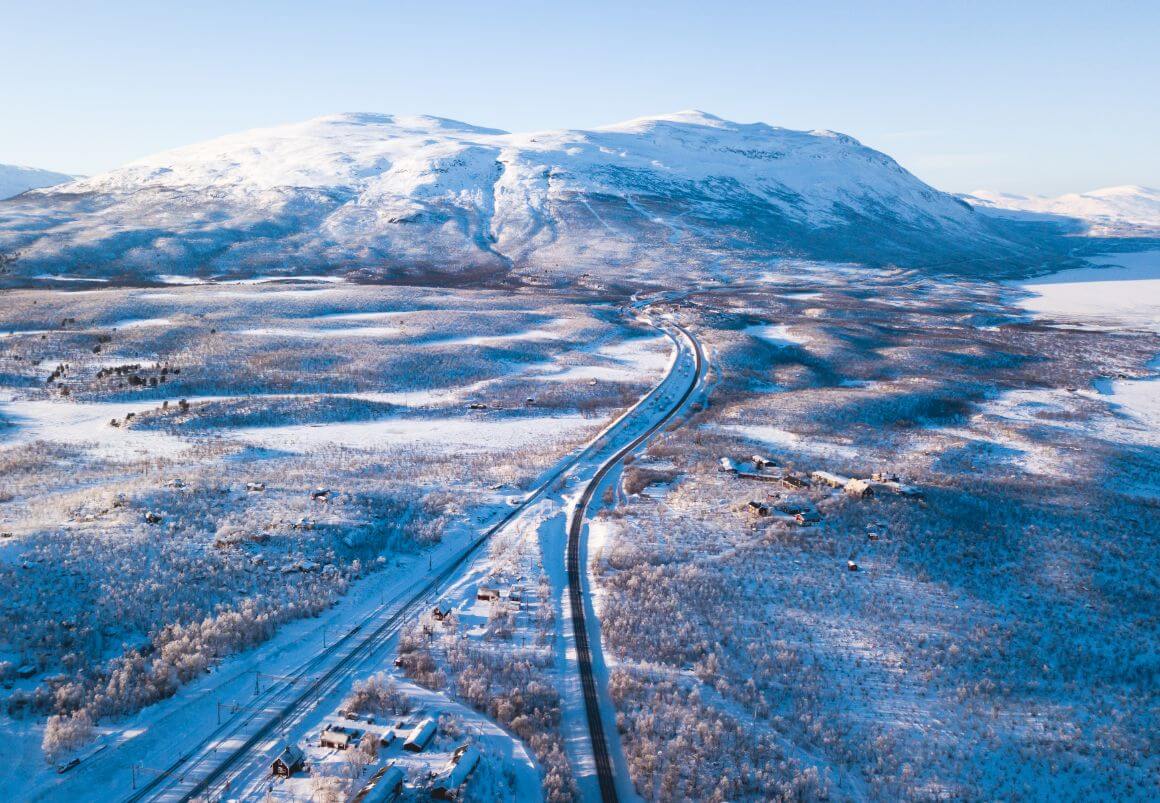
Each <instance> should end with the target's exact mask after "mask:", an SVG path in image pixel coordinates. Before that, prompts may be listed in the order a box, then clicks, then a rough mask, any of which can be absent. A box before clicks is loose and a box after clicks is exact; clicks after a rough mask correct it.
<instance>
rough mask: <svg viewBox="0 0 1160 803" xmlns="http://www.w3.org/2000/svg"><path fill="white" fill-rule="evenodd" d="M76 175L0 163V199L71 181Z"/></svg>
mask: <svg viewBox="0 0 1160 803" xmlns="http://www.w3.org/2000/svg"><path fill="white" fill-rule="evenodd" d="M74 178H76V176H68V175H65V174H64V173H54V172H52V171H51V170H40V169H39V168H36V167H21V166H19V165H5V164H0V199H4V198H11V197H12V196H13V195H19V194H20V193H22V192H24V191H26V190H34V189H39V188H41V187H51V186H53V185H54V184H63V183H65V182H66V181H72V180H73V179H74Z"/></svg>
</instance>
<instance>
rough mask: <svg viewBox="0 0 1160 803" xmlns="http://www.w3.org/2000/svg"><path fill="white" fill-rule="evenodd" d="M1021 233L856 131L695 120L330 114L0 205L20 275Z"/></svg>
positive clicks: (706, 257)
mask: <svg viewBox="0 0 1160 803" xmlns="http://www.w3.org/2000/svg"><path fill="white" fill-rule="evenodd" d="M1012 237H1013V235H1012V233H1011V232H1010V231H1008V230H1007V228H1005V223H1004V221H996V220H994V219H990V218H988V217H986V216H984V215H980V214H977V213H975V211H974V210H973V209H972V208H971V207H970V206H969V205H968V204H966V203H964V202H962V201H961V200H959V199H957V198H954V197H952V196H950V195H947V194H945V193H942V192H939V191H937V190H934V189H932V188H931V187H929V186H927V185H926V184H924V183H923V182H921V181H919V180H918V179H917V178H915V177H914V176H913V175H911V174H910V173H908V172H907V171H906V170H904V169H903V168H902V167H900V166H899V165H898V164H897V163H896V162H895V161H894V160H893V159H891V158H890V157H888V156H886V155H884V154H882V153H879V152H878V151H875V150H873V149H871V148H867V147H865V146H864V145H862V144H860V143H859V142H857V141H856V140H854V139H852V138H851V137H848V136H845V135H843V134H837V133H833V132H830V131H793V130H789V129H785V128H776V127H772V126H769V125H765V124H762V123H756V124H738V123H732V122H728V121H725V120H722V119H720V118H717V117H714V116H712V115H709V114H705V113H702V112H695V111H689V112H681V113H678V114H672V115H664V116H658V117H644V118H640V119H637V120H631V121H629V122H625V123H620V124H618V125H612V126H607V127H604V128H599V129H595V130H591V131H579V130H564V131H549V132H541V133H532V134H510V133H506V132H503V131H497V130H494V129H487V128H479V127H476V126H471V125H467V124H464V123H459V122H454V121H451V120H444V119H438V118H433V117H400V116H392V115H385V114H340V115H335V116H328V117H321V118H318V119H314V120H309V121H306V122H302V123H297V124H292V125H285V126H280V127H276V128H266V129H259V130H255V131H249V132H245V133H240V134H235V135H231V136H226V137H222V138H220V139H215V140H211V141H209V142H205V143H201V144H198V145H192V146H189V147H184V148H179V149H177V150H173V151H168V152H165V153H161V154H157V155H155V156H150V157H147V158H145V159H142V160H140V161H137V162H133V163H131V164H128V165H126V166H124V167H122V168H119V169H117V170H113V171H111V172H109V173H105V174H103V175H98V176H94V177H91V178H86V179H83V180H79V181H74V182H71V183H69V184H65V185H63V186H59V187H53V188H50V189H45V190H39V191H34V192H31V193H26V194H25V195H22V196H20V197H19V198H17V199H13V200H10V201H7V202H4V203H0V256H2V255H7V256H6V257H4V261H7V262H8V263H9V264H8V266H7V270H8V271H9V272H10V273H13V274H15V275H17V276H20V275H25V276H27V275H35V274H37V273H40V272H43V271H45V270H50V271H67V272H69V273H70V274H73V275H92V276H97V275H100V276H124V277H132V278H142V277H150V276H154V275H157V274H161V273H165V274H186V275H199V276H212V275H221V274H239V273H249V272H254V271H259V270H260V271H264V272H271V271H273V272H286V273H296V272H299V271H303V272H305V271H309V272H315V273H316V272H319V271H328V272H333V273H351V272H355V273H358V274H360V275H366V276H376V277H381V276H391V275H399V274H403V273H407V272H416V271H438V272H446V273H449V274H464V273H468V274H469V275H474V274H475V273H476V272H479V271H511V270H515V271H517V272H521V273H524V274H537V275H540V276H543V275H544V274H545V273H547V274H549V275H550V276H558V275H561V274H576V273H581V272H584V271H592V272H599V271H610V269H611V270H612V271H614V272H615V273H614V275H616V276H617V277H623V276H625V275H626V272H627V271H629V270H631V271H634V272H636V273H637V274H639V275H642V276H650V277H660V276H665V277H673V276H674V275H679V274H694V273H695V274H702V275H703V274H705V273H713V274H714V275H717V274H721V273H730V272H732V273H739V272H742V271H743V270H744V269H745V266H748V265H752V264H753V262H754V260H755V259H756V260H761V259H768V258H775V257H806V258H816V259H833V260H853V261H859V262H864V263H870V264H886V263H893V264H902V265H910V266H919V265H959V264H965V265H974V266H976V267H978V266H979V265H984V264H986V263H988V262H991V263H993V262H995V261H996V260H998V259H1007V258H1009V257H1011V255H1012V254H1014V253H1017V252H1018V251H1019V249H1020V248H1022V246H1020V245H1017V244H1016V241H1015V240H1013V239H1012ZM988 269H989V268H988Z"/></svg>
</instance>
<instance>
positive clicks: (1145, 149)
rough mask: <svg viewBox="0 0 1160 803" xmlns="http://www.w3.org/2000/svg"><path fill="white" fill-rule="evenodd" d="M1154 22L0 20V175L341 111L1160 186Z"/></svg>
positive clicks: (633, 16) (833, 5) (994, 11)
mask: <svg viewBox="0 0 1160 803" xmlns="http://www.w3.org/2000/svg"><path fill="white" fill-rule="evenodd" d="M1158 42H1160V2H1157V0H1146V1H1143V2H1106V1H1105V2H1100V3H1094V2H1074V1H1073V0H1055V1H1054V2H1040V1H1039V0H1009V1H1008V2H991V0H981V1H980V2H941V1H940V0H934V2H902V1H895V2H892V1H891V0H880V2H863V3H853V2H827V0H798V1H797V2H793V3H780V2H774V1H773V0H767V2H757V1H755V2H717V3H713V2H704V1H703V0H702V2H684V1H683V0H670V1H669V2H651V1H649V2H644V1H640V2H632V0H628V1H627V2H605V1H604V0H586V1H585V2H569V3H553V2H550V0H548V1H546V2H544V1H541V2H504V1H503V0H488V1H485V0H479V1H478V2H459V1H458V0H443V1H442V2H422V0H410V2H401V3H395V2H386V1H385V0H384V1H381V2H369V1H368V0H364V1H362V2H358V1H355V0H349V1H344V0H330V2H323V1H322V0H318V1H317V2H297V1H296V0H280V2H258V1H257V0H231V1H230V2H219V0H198V2H193V3H180V4H179V3H170V2H161V1H159V0H150V1H149V2H128V1H120V0H107V1H106V2H99V3H98V2H54V0H36V2H31V1H30V0H0V162H4V163H16V164H27V165H33V166H37V167H45V168H50V169H56V170H63V171H66V172H78V173H95V172H99V171H101V170H105V169H108V168H111V167H115V166H116V165H118V164H121V163H123V162H125V161H128V160H130V159H133V158H136V157H138V156H143V155H145V154H148V153H152V152H155V151H158V150H163V149H165V148H169V147H174V146H177V145H183V144H187V143H191V142H196V141H199V140H203V139H206V138H209V137H213V136H217V135H220V134H225V133H230V132H232V131H237V130H242V129H246V128H254V127H258V126H265V125H273V124H277V123H284V122H292V121H296V120H301V119H305V118H309V117H314V116H317V115H320V114H328V113H332V112H339V111H380V112H391V113H426V114H434V115H438V116H442V117H452V118H455V119H460V120H466V121H468V122H472V123H476V124H479V125H487V126H494V127H497V128H505V129H508V130H520V131H522V130H532V129H544V128H559V127H577V128H582V127H590V126H595V125H601V124H604V123H611V122H616V121H619V120H622V119H627V118H631V117H638V116H641V115H644V114H654V113H661V112H669V111H676V110H679V109H685V108H698V109H703V110H705V111H708V112H712V113H714V114H717V115H719V116H721V117H725V118H728V119H731V120H737V121H740V122H753V121H757V120H760V121H764V122H768V123H771V124H774V125H783V126H788V127H792V128H830V129H834V130H837V131H843V132H845V133H848V134H851V135H853V136H855V137H857V138H858V139H860V140H862V141H863V142H865V143H866V144H868V145H871V146H873V147H876V148H879V149H881V150H884V151H886V152H887V153H889V154H891V155H892V156H894V157H895V158H897V159H898V160H899V161H900V162H901V163H902V164H903V165H904V166H905V167H907V168H909V169H910V170H911V171H913V172H914V173H916V174H917V175H918V176H919V177H921V178H923V179H925V180H926V181H929V182H930V183H932V184H934V185H935V186H937V187H939V188H941V189H946V190H952V191H969V190H972V189H977V188H989V189H997V190H1005V191H1011V192H1037V193H1047V194H1057V193H1062V192H1070V191H1082V190H1088V189H1094V188H1097V187H1101V186H1107V185H1114V184H1129V183H1132V184H1144V185H1150V186H1154V187H1156V186H1160V44H1158Z"/></svg>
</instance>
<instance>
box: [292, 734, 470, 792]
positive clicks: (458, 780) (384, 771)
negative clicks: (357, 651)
mask: <svg viewBox="0 0 1160 803" xmlns="http://www.w3.org/2000/svg"><path fill="white" fill-rule="evenodd" d="M340 713H342V712H340ZM346 716H347V717H349V716H351V715H350V714H346ZM367 721H368V723H369V724H373V721H374V720H373V717H368V718H367ZM412 722H413V721H412ZM408 726H409V727H408ZM398 729H403V730H405V735H402V736H400V735H399V734H398V733H397V732H396V731H397V730H398ZM438 730H439V725H438V723H437V722H436V720H435V719H434V718H433V717H424V718H422V719H420V720H419V721H418V722H413V724H412V723H406V722H400V723H398V726H396V727H386V728H380V729H371V728H358V727H351V726H348V725H340V724H336V723H328V724H327V725H325V726H324V727H323V728H322V730H321V731H320V732H319V734H318V748H319V749H320V750H327V751H330V750H332V751H345V750H352V749H362V748H363V745H364V743H365V740H366V739H375V740H377V741H378V744H377V745H376V746H375V747H376V748H377V749H383V748H387V749H389V748H391V747H392V746H393V745H394V744H395V743H396V742H397V741H401V742H402V748H401V749H402V750H403V751H406V752H408V753H422V752H423V751H424V750H426V749H427V748H428V747H429V746H430V744H431V742H432V740H433V739H434V738H435V735H436V734H437V733H438ZM377 749H376V751H375V753H376V754H377ZM481 758H482V756H481V754H480V752H479V749H478V748H476V747H475V746H474V745H471V744H463V745H460V746H459V747H457V748H456V749H455V750H454V751H452V753H451V756H450V758H449V759H448V761H447V762H446V763H445V764H444V765H443V767H442V768H441V769H440V770H439V771H438V772H434V771H432V772H428V773H427V774H426V775H423V776H422V777H419V775H421V774H416V777H415V778H414V779H412V780H413V784H412V786H413V787H414V788H415V790H416V791H418V790H426V791H428V792H429V793H430V795H431V797H432V798H435V799H437V800H457V799H459V798H460V797H461V796H462V794H463V789H464V786H465V784H466V783H467V780H468V778H469V777H470V776H471V774H472V772H474V771H475V769H476V767H478V766H479V763H480V760H481ZM311 769H312V768H311V766H310V762H309V761H308V757H307V753H306V751H305V750H303V749H302V748H301V747H299V746H298V745H293V744H288V745H286V746H285V747H283V749H282V751H281V752H279V753H278V755H277V756H276V757H275V758H274V760H273V762H272V763H271V765H270V774H271V775H272V776H273V777H275V778H283V779H289V778H293V777H295V776H297V775H300V774H309V773H310V772H311ZM407 782H408V773H407V769H406V767H405V765H404V762H401V761H400V760H398V759H396V760H391V761H388V762H387V763H386V764H385V765H384V766H382V767H380V768H379V769H378V770H377V771H376V772H375V773H374V774H373V775H371V777H370V779H369V780H368V781H367V783H366V784H365V785H364V786H363V787H362V788H361V789H360V790H359V791H358V792H357V793H356V794H355V795H354V797H352V798H351V801H352V803H381V802H382V801H389V800H397V799H399V798H401V797H402V796H403V794H404V791H405V788H406V786H407Z"/></svg>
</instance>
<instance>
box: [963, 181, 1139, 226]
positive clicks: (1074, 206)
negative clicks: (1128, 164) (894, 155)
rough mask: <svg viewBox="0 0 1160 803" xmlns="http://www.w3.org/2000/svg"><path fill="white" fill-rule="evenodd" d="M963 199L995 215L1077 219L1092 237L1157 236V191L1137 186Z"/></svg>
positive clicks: (975, 194)
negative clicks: (1053, 195) (1047, 195)
mask: <svg viewBox="0 0 1160 803" xmlns="http://www.w3.org/2000/svg"><path fill="white" fill-rule="evenodd" d="M962 197H963V199H964V200H965V201H967V202H968V203H970V204H972V205H974V206H976V207H978V208H979V209H981V210H983V211H985V212H986V213H988V214H991V215H995V216H998V217H1020V216H1023V217H1026V216H1025V215H1023V214H1022V213H1030V214H1032V215H1037V216H1040V217H1041V218H1042V219H1047V218H1064V219H1072V220H1075V221H1079V222H1081V223H1082V224H1083V225H1084V228H1085V230H1086V231H1087V232H1088V233H1090V234H1093V235H1096V236H1136V235H1149V236H1155V235H1160V190H1154V189H1151V188H1149V187H1140V186H1138V185H1125V186H1122V187H1105V188H1103V189H1100V190H1092V191H1091V192H1084V193H1069V194H1067V195H1060V196H1058V197H1055V198H1050V197H1046V196H1042V195H1013V194H1011V193H1004V192H990V191H988V190H977V191H975V192H973V193H971V194H970V195H964V196H962Z"/></svg>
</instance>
